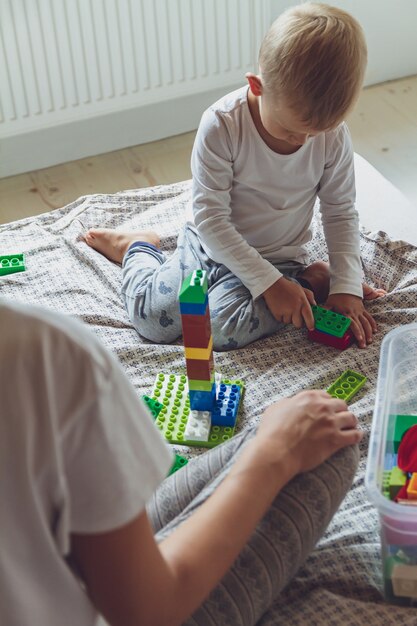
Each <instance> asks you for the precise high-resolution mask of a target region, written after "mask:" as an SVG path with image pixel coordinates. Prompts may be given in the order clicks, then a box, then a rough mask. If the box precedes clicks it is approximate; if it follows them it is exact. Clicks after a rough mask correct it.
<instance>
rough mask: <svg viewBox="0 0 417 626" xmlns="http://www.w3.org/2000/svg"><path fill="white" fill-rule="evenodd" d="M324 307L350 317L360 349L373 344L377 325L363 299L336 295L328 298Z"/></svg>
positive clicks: (347, 295) (341, 294)
mask: <svg viewBox="0 0 417 626" xmlns="http://www.w3.org/2000/svg"><path fill="white" fill-rule="evenodd" d="M324 306H325V307H326V308H327V309H331V310H332V311H336V313H341V314H342V315H345V316H346V317H350V319H351V320H352V324H351V328H352V332H353V334H354V336H355V338H356V341H357V342H358V346H359V348H366V344H368V343H372V336H373V334H374V333H376V331H377V325H376V322H375V320H374V318H373V317H372V315H371V314H370V313H368V311H367V310H366V309H365V307H364V305H363V301H362V298H359V297H358V296H352V295H350V294H347V293H334V294H332V295H330V296H329V297H328V298H327V300H326V303H325V305H324Z"/></svg>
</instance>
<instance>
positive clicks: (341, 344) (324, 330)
mask: <svg viewBox="0 0 417 626" xmlns="http://www.w3.org/2000/svg"><path fill="white" fill-rule="evenodd" d="M312 310H313V316H314V325H315V328H314V330H309V331H308V338H309V339H310V340H311V341H316V342H318V343H322V344H324V345H325V346H332V347H333V348H338V349H339V350H345V349H346V348H348V347H349V346H350V345H351V344H352V342H353V333H352V331H351V329H350V324H351V321H352V320H350V319H349V318H348V317H345V316H344V315H340V313H335V312H334V311H329V310H328V309H324V308H323V307H321V306H317V305H314V306H313V307H312Z"/></svg>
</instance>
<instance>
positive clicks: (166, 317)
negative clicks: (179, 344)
mask: <svg viewBox="0 0 417 626" xmlns="http://www.w3.org/2000/svg"><path fill="white" fill-rule="evenodd" d="M132 323H133V326H134V327H135V329H136V331H137V332H138V333H139V335H141V337H144V338H145V339H147V340H148V341H152V343H172V342H173V341H175V340H176V339H178V337H179V336H180V335H181V324H180V323H179V320H178V319H176V318H175V317H174V316H171V315H170V314H169V312H168V311H165V310H163V309H162V310H160V311H156V312H154V313H149V314H147V315H146V316H143V317H140V316H135V318H134V319H133V320H132Z"/></svg>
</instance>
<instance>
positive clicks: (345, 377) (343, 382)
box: [327, 370, 367, 402]
mask: <svg viewBox="0 0 417 626" xmlns="http://www.w3.org/2000/svg"><path fill="white" fill-rule="evenodd" d="M366 380H367V379H366V376H363V375H362V374H358V372H354V371H353V370H346V371H345V372H343V374H342V375H341V376H339V378H338V379H337V380H336V381H335V382H334V383H333V385H330V387H329V388H328V389H327V393H329V394H330V395H331V396H333V398H340V399H341V400H344V401H345V402H349V400H351V399H352V398H353V396H354V395H355V393H357V392H358V391H359V389H360V388H361V387H363V386H364V384H365V383H366Z"/></svg>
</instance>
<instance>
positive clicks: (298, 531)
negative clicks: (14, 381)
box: [148, 428, 359, 626]
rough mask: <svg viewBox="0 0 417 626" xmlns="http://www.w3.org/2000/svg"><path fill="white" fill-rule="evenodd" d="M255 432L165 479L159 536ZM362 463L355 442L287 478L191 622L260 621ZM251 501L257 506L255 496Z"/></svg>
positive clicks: (159, 498) (193, 505)
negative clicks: (311, 469) (248, 538)
mask: <svg viewBox="0 0 417 626" xmlns="http://www.w3.org/2000/svg"><path fill="white" fill-rule="evenodd" d="M254 433H255V428H248V429H246V430H244V431H243V432H241V433H240V434H238V435H236V436H235V437H233V438H232V439H230V440H229V441H228V442H226V443H224V444H222V445H221V446H218V447H216V448H213V449H212V450H210V451H209V452H206V453H204V454H202V455H201V456H199V457H197V458H195V459H193V460H192V461H190V462H189V463H188V465H186V466H185V467H184V468H182V469H180V470H179V471H178V472H176V473H175V474H173V475H172V476H170V477H169V478H167V479H166V480H165V481H164V482H163V483H162V484H161V486H160V487H159V488H158V489H157V491H156V493H155V495H154V496H153V499H152V501H151V502H150V503H149V506H148V515H149V518H150V521H151V524H152V525H153V528H154V531H155V533H156V539H157V541H161V540H163V539H164V538H165V537H167V536H168V535H169V534H170V533H171V532H173V531H174V530H175V528H177V527H178V525H179V524H181V522H183V521H184V520H186V519H187V518H188V517H189V516H190V515H191V514H192V513H193V511H195V510H196V509H197V508H198V507H199V506H201V504H203V502H205V501H206V500H207V498H208V497H209V496H210V494H211V493H212V492H213V491H214V489H215V488H216V487H217V486H218V485H219V483H221V481H222V480H223V479H224V478H225V476H226V475H227V473H228V471H229V469H230V467H231V466H232V464H233V463H234V461H235V459H236V456H237V455H238V454H239V451H240V450H241V449H242V447H243V446H244V445H245V443H246V442H247V441H248V440H249V439H250V438H251V437H252V436H253V435H254ZM358 460H359V450H358V447H357V446H351V447H349V448H345V449H343V450H340V451H339V452H338V453H337V454H335V455H334V456H333V457H331V458H330V459H329V460H327V461H326V462H325V463H323V464H322V465H320V466H319V467H318V468H316V469H315V470H314V471H312V472H308V473H305V474H300V475H299V476H297V477H296V478H294V479H293V480H292V481H291V482H290V483H288V485H286V486H285V487H284V489H283V490H282V491H281V492H280V493H279V494H278V496H277V497H276V499H275V500H274V502H273V503H272V506H271V507H270V509H269V510H268V512H267V513H266V515H265V517H264V518H263V519H262V520H261V522H260V523H259V524H258V527H257V528H256V530H255V532H254V533H253V535H252V537H251V538H250V540H249V542H248V543H247V545H246V546H245V548H244V549H243V550H242V552H241V554H240V555H239V556H238V558H237V559H236V561H235V563H234V565H233V566H232V568H231V569H230V570H229V572H228V573H227V574H226V575H225V577H224V578H223V580H222V581H221V583H220V584H219V585H218V586H217V587H216V589H215V590H214V591H213V592H212V593H211V594H210V596H209V597H208V598H207V599H206V601H205V602H204V603H203V605H202V606H201V607H200V608H199V609H198V610H197V611H196V612H195V613H194V615H193V616H192V617H191V618H190V619H188V620H187V621H186V623H185V624H186V626H231V625H233V626H252V625H254V624H256V623H257V622H258V620H259V619H260V618H261V617H262V615H263V614H264V613H265V612H266V611H267V610H268V608H269V607H270V606H271V605H272V604H273V602H274V599H275V598H276V597H277V596H278V595H279V593H280V591H281V590H282V589H283V588H284V587H285V586H286V585H287V584H288V583H289V581H290V580H291V579H292V578H293V577H294V575H295V574H296V573H297V570H298V569H299V568H300V566H301V565H302V564H303V563H304V561H305V560H306V559H307V557H308V555H309V553H310V552H311V551H312V550H313V548H314V546H315V544H316V543H317V541H318V539H319V538H320V537H321V536H322V535H323V533H324V531H325V529H326V527H327V525H328V524H329V522H330V520H331V519H332V517H333V515H334V513H335V512H336V510H337V509H338V507H339V505H340V503H341V501H342V500H343V498H344V496H345V494H346V492H347V491H348V489H349V488H350V486H351V483H352V480H353V477H354V474H355V471H356V467H357V463H358ZM247 503H248V506H250V493H248V495H247ZM212 558H213V559H215V558H216V555H215V554H213V556H212ZM201 566H202V567H204V563H202V564H201Z"/></svg>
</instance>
